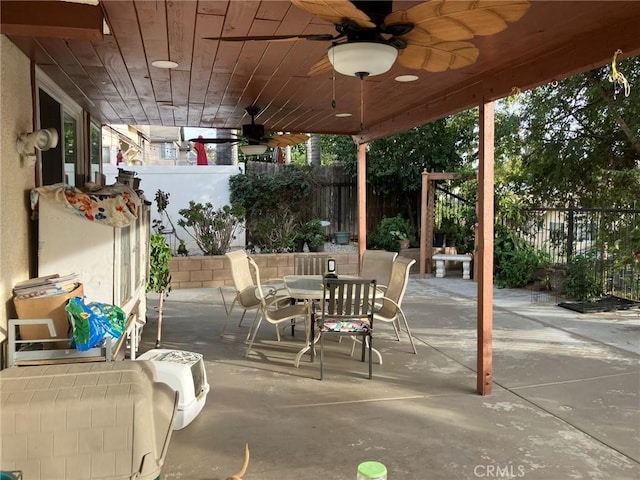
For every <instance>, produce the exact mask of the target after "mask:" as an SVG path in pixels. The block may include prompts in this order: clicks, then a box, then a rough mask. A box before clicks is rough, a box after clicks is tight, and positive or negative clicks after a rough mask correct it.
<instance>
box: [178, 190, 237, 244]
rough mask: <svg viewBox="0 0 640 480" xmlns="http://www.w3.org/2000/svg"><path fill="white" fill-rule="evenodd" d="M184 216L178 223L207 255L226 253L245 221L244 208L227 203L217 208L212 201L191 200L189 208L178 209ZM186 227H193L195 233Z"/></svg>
mask: <svg viewBox="0 0 640 480" xmlns="http://www.w3.org/2000/svg"><path fill="white" fill-rule="evenodd" d="M178 213H179V214H180V215H181V216H182V217H183V218H181V219H180V220H178V225H180V226H181V227H182V228H184V229H185V231H186V232H187V234H189V236H191V238H193V239H194V240H195V241H196V244H197V245H198V248H200V250H202V253H203V254H205V255H224V254H225V253H226V252H227V250H228V249H229V245H231V242H232V241H233V239H234V238H235V233H236V229H237V228H239V227H240V224H241V223H242V222H243V221H244V209H243V208H242V207H239V206H229V205H225V206H223V207H222V208H218V209H215V208H214V207H213V205H212V204H211V202H207V203H205V204H204V205H203V204H201V203H195V202H194V201H193V200H191V201H189V208H183V209H181V210H179V211H178ZM186 227H191V229H192V230H193V233H192V232H191V231H189V230H188V229H187V228H186Z"/></svg>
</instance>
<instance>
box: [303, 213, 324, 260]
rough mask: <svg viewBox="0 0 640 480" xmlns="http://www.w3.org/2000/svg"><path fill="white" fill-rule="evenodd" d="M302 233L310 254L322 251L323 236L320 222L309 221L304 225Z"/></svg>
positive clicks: (315, 220) (316, 220)
mask: <svg viewBox="0 0 640 480" xmlns="http://www.w3.org/2000/svg"><path fill="white" fill-rule="evenodd" d="M302 231H303V235H304V238H305V241H306V242H307V246H308V247H309V251H310V252H319V251H322V250H323V247H324V242H325V235H324V231H323V230H322V223H321V222H320V220H318V219H313V220H309V221H308V222H307V223H305V224H304V227H303V229H302Z"/></svg>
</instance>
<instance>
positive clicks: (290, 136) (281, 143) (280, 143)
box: [264, 133, 309, 148]
mask: <svg viewBox="0 0 640 480" xmlns="http://www.w3.org/2000/svg"><path fill="white" fill-rule="evenodd" d="M264 140H265V143H266V144H267V146H268V147H272V148H273V147H289V146H293V145H298V144H299V143H304V142H306V141H307V140H309V135H306V134H304V133H285V134H283V135H275V136H273V137H265V138H264Z"/></svg>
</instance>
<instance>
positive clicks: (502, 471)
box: [473, 464, 525, 478]
mask: <svg viewBox="0 0 640 480" xmlns="http://www.w3.org/2000/svg"><path fill="white" fill-rule="evenodd" d="M473 474H474V475H475V476H476V477H478V478H520V477H524V474H525V470H524V466H522V465H496V464H489V465H476V466H475V467H474V468H473Z"/></svg>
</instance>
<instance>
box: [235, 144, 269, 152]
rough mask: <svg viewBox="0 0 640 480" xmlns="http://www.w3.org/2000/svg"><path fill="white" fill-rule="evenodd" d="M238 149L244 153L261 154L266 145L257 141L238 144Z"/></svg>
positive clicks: (264, 150)
mask: <svg viewBox="0 0 640 480" xmlns="http://www.w3.org/2000/svg"><path fill="white" fill-rule="evenodd" d="M240 151H241V152H242V153H244V154H245V155H262V154H263V153H264V152H266V151H267V146H266V145H265V144H264V143H258V144H255V145H240Z"/></svg>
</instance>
